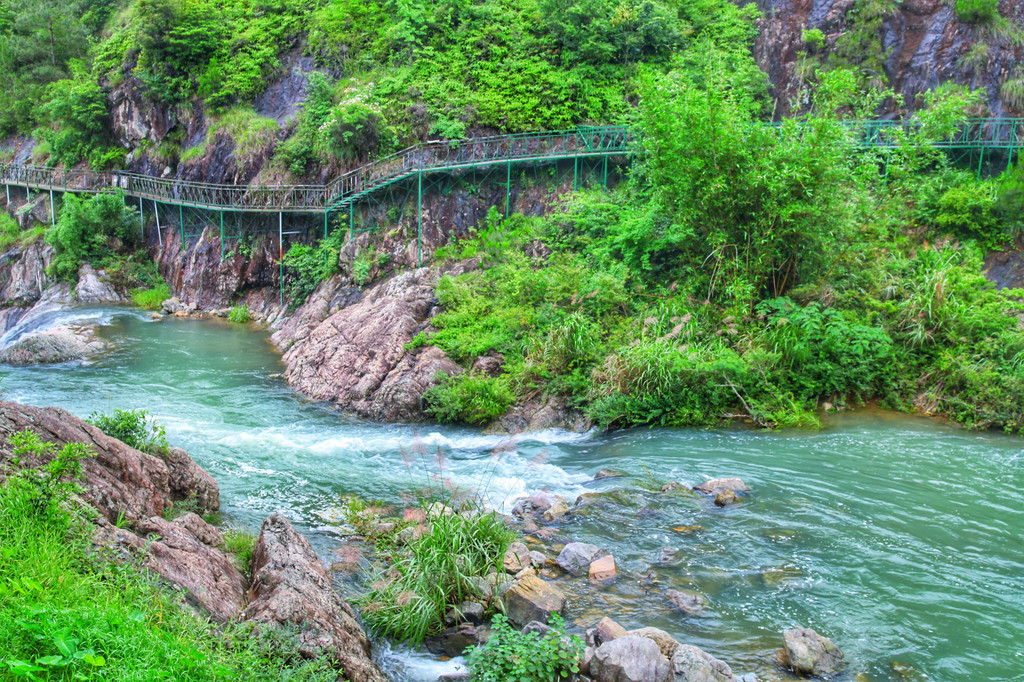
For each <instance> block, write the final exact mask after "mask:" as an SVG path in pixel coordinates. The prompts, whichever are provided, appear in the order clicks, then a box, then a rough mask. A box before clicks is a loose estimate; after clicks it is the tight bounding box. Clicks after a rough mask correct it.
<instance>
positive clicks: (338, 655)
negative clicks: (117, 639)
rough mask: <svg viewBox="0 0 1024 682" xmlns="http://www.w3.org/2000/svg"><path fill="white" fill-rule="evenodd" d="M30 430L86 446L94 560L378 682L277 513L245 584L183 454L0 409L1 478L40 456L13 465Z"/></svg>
mask: <svg viewBox="0 0 1024 682" xmlns="http://www.w3.org/2000/svg"><path fill="white" fill-rule="evenodd" d="M25 430H30V431H33V432H34V433H36V434H37V435H38V436H39V437H40V438H41V440H42V441H44V442H46V443H54V444H56V445H58V446H62V445H64V444H68V443H85V444H86V446H87V447H88V449H89V451H90V452H91V456H89V457H87V458H86V459H85V460H84V461H83V481H82V482H83V490H84V492H83V493H82V495H81V497H80V503H81V504H82V505H84V506H86V508H87V509H89V510H95V511H94V515H93V514H92V513H91V514H90V515H91V518H92V520H93V538H92V546H93V552H94V554H95V555H96V556H97V557H98V558H100V559H102V560H109V561H116V562H119V563H128V562H130V563H133V564H136V565H140V566H142V567H144V568H145V569H146V570H148V571H151V572H152V573H154V574H155V575H157V576H159V577H160V578H161V580H162V581H163V582H164V583H166V585H167V586H168V587H170V588H171V589H173V590H175V591H176V592H178V593H179V594H180V596H181V599H182V601H183V603H184V604H186V605H187V606H188V607H189V608H191V609H192V610H194V611H195V613H196V614H197V616H199V617H200V618H209V619H211V620H212V621H214V622H220V623H226V622H235V623H253V624H255V625H256V626H257V630H258V629H259V628H272V629H283V630H287V631H289V632H295V633H296V634H297V637H298V638H299V642H300V646H301V650H302V651H303V652H305V653H308V654H310V655H314V654H316V655H327V656H329V657H330V658H332V659H333V660H334V662H335V663H336V664H337V666H338V669H339V671H340V672H341V673H342V674H343V675H344V676H345V677H346V679H348V680H350V681H352V682H384V681H385V680H386V679H387V678H386V677H385V676H384V675H383V673H382V672H381V671H380V669H379V668H378V667H377V665H376V663H374V661H373V659H372V656H371V647H370V642H369V639H368V638H367V636H366V634H365V633H364V632H363V630H362V628H361V627H360V626H359V624H358V622H357V621H356V619H355V614H354V612H353V611H352V609H351V607H349V606H348V604H346V603H345V602H344V601H343V600H342V599H341V597H340V596H338V594H337V593H336V592H335V590H334V587H333V584H332V583H331V581H330V579H329V578H328V576H327V574H326V572H325V570H324V568H323V566H322V565H321V563H320V560H319V558H318V557H317V555H316V553H315V552H314V551H313V550H312V548H311V547H310V545H309V542H308V541H307V540H306V539H305V538H303V537H302V536H301V535H299V534H298V533H297V532H296V531H295V530H294V528H292V526H291V524H290V523H289V522H288V520H287V519H286V518H285V517H283V516H281V515H280V514H273V515H271V516H269V517H268V518H267V519H266V520H265V521H264V523H263V526H262V528H261V532H260V536H259V539H258V541H257V543H256V547H255V550H254V551H253V558H252V564H251V576H252V578H251V580H250V578H249V577H248V576H247V574H246V573H244V572H243V571H241V570H239V568H238V567H237V566H236V564H235V562H234V561H233V559H232V558H231V556H229V554H228V553H227V552H226V551H225V542H224V536H223V534H222V533H221V531H220V530H218V529H217V528H216V527H214V526H212V525H210V523H208V522H207V521H205V520H204V519H203V517H202V516H201V514H206V513H209V512H215V511H216V510H217V509H218V508H219V506H220V493H219V490H218V487H217V483H216V481H214V479H213V478H212V477H211V476H210V475H209V474H208V473H207V472H205V471H204V470H203V469H201V468H200V467H199V466H198V465H197V464H196V463H195V462H193V461H192V459H191V458H190V457H189V456H188V454H187V453H186V452H185V451H184V450H180V449H177V448H170V449H169V450H168V451H167V452H166V454H163V455H155V454H150V453H147V452H142V451H140V450H136V449H134V448H131V447H129V446H127V445H125V444H124V443H122V442H121V441H119V440H117V439H114V438H111V437H109V436H107V435H105V434H104V433H103V432H101V431H100V430H99V429H97V428H96V427H94V426H92V425H90V424H87V423H85V422H83V421H82V420H80V419H78V418H77V417H75V416H73V415H71V414H70V413H68V412H66V411H64V410H61V409H59V408H37V407H29V406H25V405H19V404H16V403H11V402H0V476H3V473H2V472H5V471H9V470H10V469H11V468H12V467H32V468H37V467H40V466H43V465H45V464H46V463H47V462H46V461H45V460H46V459H47V457H52V453H50V454H48V455H44V456H41V457H29V458H27V459H21V460H19V461H18V462H14V461H13V459H12V458H13V447H12V444H11V440H10V439H11V436H12V435H13V434H15V433H18V432H21V431H25Z"/></svg>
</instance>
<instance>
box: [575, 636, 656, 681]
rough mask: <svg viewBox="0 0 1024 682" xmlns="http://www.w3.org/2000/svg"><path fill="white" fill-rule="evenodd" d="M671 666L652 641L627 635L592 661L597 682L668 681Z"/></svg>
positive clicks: (600, 650)
mask: <svg viewBox="0 0 1024 682" xmlns="http://www.w3.org/2000/svg"><path fill="white" fill-rule="evenodd" d="M670 674H671V671H670V667H669V661H668V659H667V658H665V657H664V656H662V655H661V651H660V650H659V649H658V645H657V644H655V643H654V642H653V641H652V640H650V639H646V638H644V637H637V636H636V635H626V636H625V637H619V638H617V639H613V640H612V641H610V642H605V643H604V644H602V645H601V646H599V647H598V648H597V650H596V651H595V652H594V657H593V659H591V661H590V676H591V677H592V678H593V680H594V682H668V681H669V680H670V679H671V678H670Z"/></svg>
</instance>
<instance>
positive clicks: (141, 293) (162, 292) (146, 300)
mask: <svg viewBox="0 0 1024 682" xmlns="http://www.w3.org/2000/svg"><path fill="white" fill-rule="evenodd" d="M170 297H171V287H170V286H168V285H167V283H166V282H164V283H162V284H158V285H157V286H155V287H153V288H151V289H135V290H133V291H132V303H134V304H135V305H137V306H138V307H140V308H142V309H143V310H160V306H161V304H163V302H164V301H166V300H167V299H169V298H170Z"/></svg>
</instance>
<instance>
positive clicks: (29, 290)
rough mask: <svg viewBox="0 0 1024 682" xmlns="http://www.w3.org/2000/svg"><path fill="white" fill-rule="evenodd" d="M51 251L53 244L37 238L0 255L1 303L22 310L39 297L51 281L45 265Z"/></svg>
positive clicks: (48, 262)
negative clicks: (25, 245) (11, 252)
mask: <svg viewBox="0 0 1024 682" xmlns="http://www.w3.org/2000/svg"><path fill="white" fill-rule="evenodd" d="M53 253H54V251H53V247H52V246H50V245H49V244H47V243H46V242H44V241H42V240H40V241H38V242H35V243H34V244H30V245H29V246H27V247H25V249H24V250H22V251H21V252H20V253H15V254H12V255H11V256H8V255H4V256H3V257H2V258H0V283H2V286H0V303H3V304H4V305H13V306H19V309H21V308H22V307H24V306H29V305H32V304H34V303H35V302H36V301H38V300H40V298H42V296H43V292H44V291H46V289H47V285H48V284H49V281H50V280H49V279H48V278H47V276H46V268H47V267H48V266H49V265H50V260H51V259H52V258H53ZM5 331H6V330H5Z"/></svg>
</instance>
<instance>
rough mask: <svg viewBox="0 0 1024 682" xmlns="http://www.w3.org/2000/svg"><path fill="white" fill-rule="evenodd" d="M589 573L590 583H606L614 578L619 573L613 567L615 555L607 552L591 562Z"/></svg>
mask: <svg viewBox="0 0 1024 682" xmlns="http://www.w3.org/2000/svg"><path fill="white" fill-rule="evenodd" d="M589 573H590V582H592V583H606V582H608V581H611V580H614V579H615V578H617V577H618V575H619V572H618V571H617V570H616V569H615V557H613V556H612V555H610V554H609V555H608V556H604V557H601V558H600V559H597V560H596V561H593V562H591V564H590V570H589Z"/></svg>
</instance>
